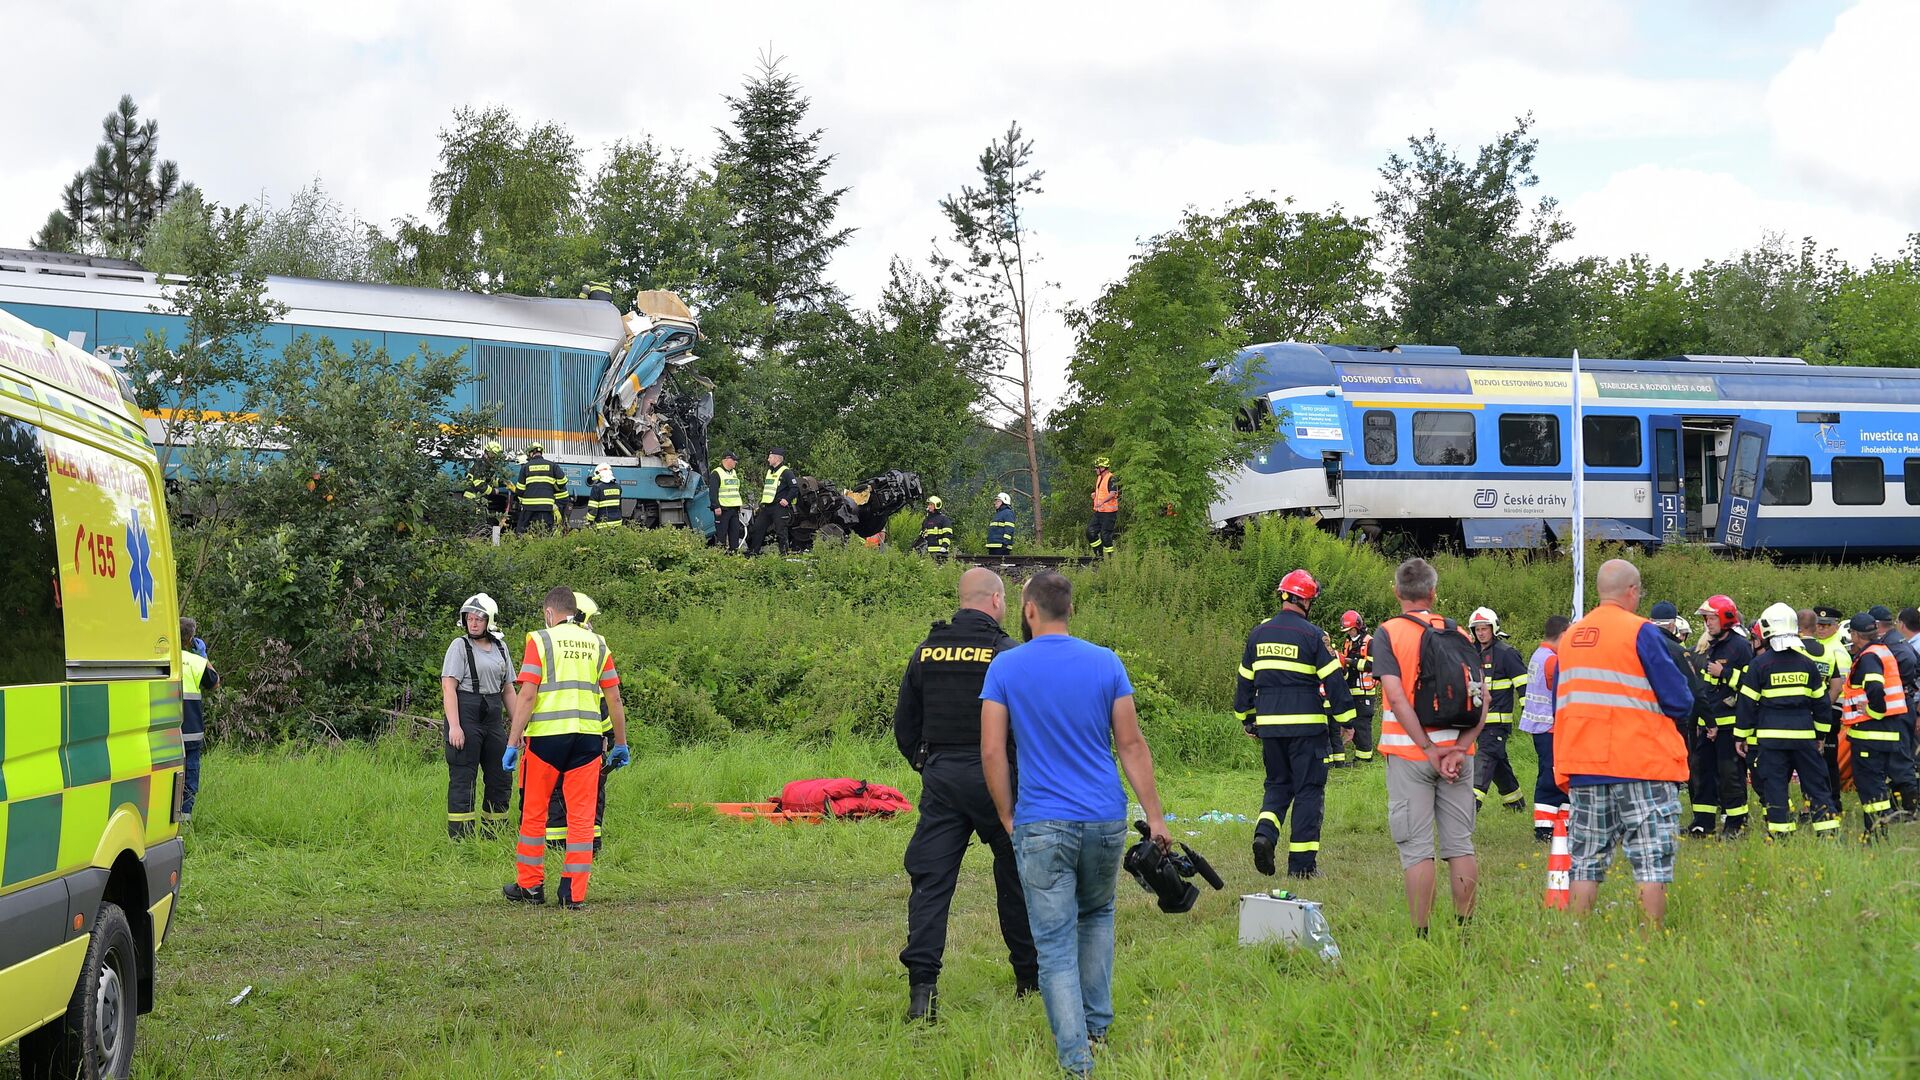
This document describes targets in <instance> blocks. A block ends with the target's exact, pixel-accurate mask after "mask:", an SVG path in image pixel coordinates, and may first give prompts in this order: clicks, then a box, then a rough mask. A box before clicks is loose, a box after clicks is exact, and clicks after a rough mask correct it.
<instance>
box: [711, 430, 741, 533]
mask: <svg viewBox="0 0 1920 1080" xmlns="http://www.w3.org/2000/svg"><path fill="white" fill-rule="evenodd" d="M737 465H739V460H738V459H737V458H735V457H734V456H733V451H731V450H729V451H727V452H726V453H724V454H721V455H720V465H719V467H717V468H715V469H714V470H713V471H712V472H710V473H708V474H707V506H708V508H709V509H711V510H712V511H713V542H714V543H716V544H718V545H720V549H721V550H722V551H726V552H729V553H731V552H735V551H739V550H740V541H741V538H742V537H744V536H745V535H746V522H744V521H741V520H740V512H741V502H740V474H739V473H738V472H735V471H734V469H735V467H736V466H737Z"/></svg>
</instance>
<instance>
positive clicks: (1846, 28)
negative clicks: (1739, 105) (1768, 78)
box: [1766, 0, 1920, 222]
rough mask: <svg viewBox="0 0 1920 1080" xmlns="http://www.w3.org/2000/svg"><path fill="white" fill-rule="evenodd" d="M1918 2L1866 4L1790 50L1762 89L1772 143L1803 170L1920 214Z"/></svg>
mask: <svg viewBox="0 0 1920 1080" xmlns="http://www.w3.org/2000/svg"><path fill="white" fill-rule="evenodd" d="M1917 42H1920V4H1917V3H1914V2H1913V0H1863V2H1862V3H1860V4H1858V5H1856V6H1855V7H1853V8H1852V9H1850V10H1848V11H1846V12H1843V13H1842V14H1841V15H1840V16H1839V17H1838V18H1837V19H1835V20H1834V24H1833V30H1832V32H1831V33H1829V34H1828V35H1827V37H1826V39H1825V40H1823V41H1821V42H1820V44H1819V45H1818V46H1816V47H1814V48H1811V49H1802V50H1800V51H1798V52H1796V53H1795V54H1794V56H1793V59H1792V60H1791V61H1789V62H1788V64H1787V65H1786V67H1785V68H1783V69H1781V71H1780V73H1779V74H1778V75H1777V76H1775V77H1774V79H1773V82H1772V84H1771V85H1769V86H1768V88H1767V96H1766V108H1767V114H1768V116H1769V117H1770V118H1771V120H1772V122H1773V137H1774V145H1775V147H1776V149H1777V151H1778V152H1779V154H1780V156H1781V157H1782V158H1783V159H1784V160H1785V161H1786V162H1787V163H1788V164H1789V165H1790V166H1791V167H1792V168H1793V169H1794V170H1795V171H1797V172H1798V173H1799V174H1800V175H1802V176H1804V177H1806V178H1808V179H1809V180H1810V181H1812V182H1813V183H1815V184H1817V185H1820V186H1821V187H1823V188H1824V189H1826V190H1828V191H1832V192H1836V193H1839V194H1841V195H1843V196H1851V197H1855V198H1860V199H1865V200H1869V201H1870V202H1871V203H1872V204H1873V205H1875V206H1876V207H1877V208H1879V209H1882V210H1889V211H1895V212H1898V213H1901V214H1903V215H1904V216H1905V217H1906V218H1907V219H1908V220H1909V221H1910V222H1912V221H1914V220H1916V219H1920V128H1916V126H1915V117H1914V112H1913V106H1914V90H1913V50H1914V46H1915V44H1916V43H1917Z"/></svg>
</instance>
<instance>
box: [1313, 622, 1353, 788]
mask: <svg viewBox="0 0 1920 1080" xmlns="http://www.w3.org/2000/svg"><path fill="white" fill-rule="evenodd" d="M1320 643H1321V644H1322V645H1325V646H1326V647H1327V655H1329V656H1332V657H1334V658H1335V659H1336V660H1337V659H1339V654H1338V653H1335V652H1334V650H1333V635H1332V634H1329V633H1327V632H1326V631H1325V630H1322V631H1320ZM1340 677H1341V678H1343V679H1344V678H1346V672H1345V671H1342V672H1341V673H1340ZM1347 685H1348V687H1349V689H1348V691H1347V692H1348V693H1349V694H1351V693H1352V692H1353V691H1352V689H1351V687H1352V685H1353V684H1352V683H1348V684H1347ZM1357 707H1358V706H1357V705H1356V708H1357ZM1320 709H1321V711H1323V712H1325V713H1326V714H1327V767H1328V768H1330V769H1344V768H1346V767H1347V766H1349V765H1351V764H1353V761H1352V759H1351V758H1350V757H1349V756H1348V754H1347V740H1346V733H1347V731H1348V730H1349V729H1350V728H1352V726H1353V721H1352V720H1351V719H1349V720H1348V721H1347V722H1346V723H1344V724H1343V723H1341V722H1340V721H1338V720H1335V719H1334V718H1333V703H1332V702H1331V701H1329V700H1328V699H1327V692H1326V691H1325V690H1321V691H1320Z"/></svg>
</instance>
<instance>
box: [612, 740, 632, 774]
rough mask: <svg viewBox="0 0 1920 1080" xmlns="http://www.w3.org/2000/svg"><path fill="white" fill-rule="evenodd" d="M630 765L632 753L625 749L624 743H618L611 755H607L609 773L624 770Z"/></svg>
mask: <svg viewBox="0 0 1920 1080" xmlns="http://www.w3.org/2000/svg"><path fill="white" fill-rule="evenodd" d="M631 764H633V751H631V750H628V749H627V744H626V743H620V744H619V745H617V746H615V747H614V748H613V753H611V754H608V755H607V769H608V770H609V771H611V770H613V769H624V768H626V767H627V766H629V765H631Z"/></svg>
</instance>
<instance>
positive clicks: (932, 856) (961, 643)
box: [893, 567, 1040, 1021]
mask: <svg viewBox="0 0 1920 1080" xmlns="http://www.w3.org/2000/svg"><path fill="white" fill-rule="evenodd" d="M1006 608H1007V593H1006V586H1005V585H1004V584H1003V583H1002V582H1001V580H1000V575H998V574H995V573H994V572H993V571H991V570H988V569H986V568H985V567H974V568H973V569H971V570H968V571H967V572H966V573H964V574H962V575H960V610H959V611H957V612H955V613H954V616H953V618H952V619H950V620H943V621H941V622H936V623H934V624H933V628H932V629H931V630H930V631H928V633H927V639H926V640H925V641H922V642H921V643H920V645H919V647H918V648H916V649H915V650H914V651H913V654H912V655H911V656H910V657H909V658H908V660H907V670H906V673H905V674H904V675H903V676H901V679H900V694H899V698H898V700H897V703H896V704H895V706H894V710H893V735H894V741H895V743H896V744H897V745H898V746H899V747H900V753H901V756H903V757H905V758H906V759H907V763H908V764H910V765H912V766H913V768H914V769H915V770H916V771H917V772H919V773H920V776H921V781H922V786H921V791H920V815H919V818H918V820H917V821H916V823H915V825H914V828H913V839H912V840H910V841H908V842H907V856H906V869H907V876H908V878H909V879H910V880H911V881H912V883H913V891H912V893H911V895H909V896H908V898H907V946H906V948H904V949H902V950H900V963H901V964H902V965H904V966H905V967H906V969H907V985H908V1004H907V1019H909V1020H927V1021H933V1020H935V1019H937V1018H938V986H939V978H940V963H941V958H942V957H943V956H944V955H945V953H946V947H947V912H948V911H949V909H950V907H951V905H952V903H953V890H954V886H955V885H957V884H958V883H959V881H960V861H961V859H962V857H963V856H965V855H966V852H967V844H968V843H969V841H971V839H972V838H973V837H975V836H978V837H979V838H980V841H981V843H983V844H985V845H986V846H987V848H988V849H989V850H990V851H992V852H993V891H994V902H995V906H996V907H997V909H998V911H999V916H1000V936H1001V937H1002V938H1004V939H1005V940H1006V943H1007V957H1008V959H1009V960H1010V961H1011V962H1012V964H1013V980H1014V982H1013V985H1014V996H1016V997H1025V996H1026V995H1028V994H1031V993H1034V992H1036V991H1038V990H1039V989H1040V957H1039V953H1038V952H1037V951H1036V949H1035V947H1034V943H1033V929H1032V927H1031V925H1030V924H1029V922H1028V919H1027V901H1026V897H1025V894H1024V893H1023V892H1022V891H1021V886H1020V870H1019V864H1018V861H1017V856H1016V855H1015V853H1014V850H1013V838H1012V837H1011V836H1009V835H1008V834H1007V830H1006V829H1005V828H1003V827H1002V826H1001V824H1000V812H999V811H998V810H996V809H995V808H994V805H993V797H992V795H991V794H990V793H989V792H988V791H987V780H986V774H985V773H984V772H983V771H982V769H981V764H980V688H981V686H982V685H983V684H984V683H985V681H986V677H987V665H988V664H989V663H991V662H992V660H993V658H994V656H996V655H998V654H999V653H1002V652H1005V651H1006V650H1008V649H1011V648H1013V647H1014V646H1015V645H1017V644H1019V643H1018V642H1016V641H1014V640H1013V639H1012V638H1010V637H1008V636H1007V634H1006V631H1004V630H1002V629H1001V628H1000V619H1001V618H1002V617H1003V616H1004V615H1005V614H1006ZM1009 759H1010V761H1011V762H1012V765H1013V768H1014V769H1015V770H1016V776H1015V783H1016V784H1017V783H1018V775H1017V770H1018V760H1017V759H1016V758H1013V756H1012V753H1011V751H1010V753H1009Z"/></svg>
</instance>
